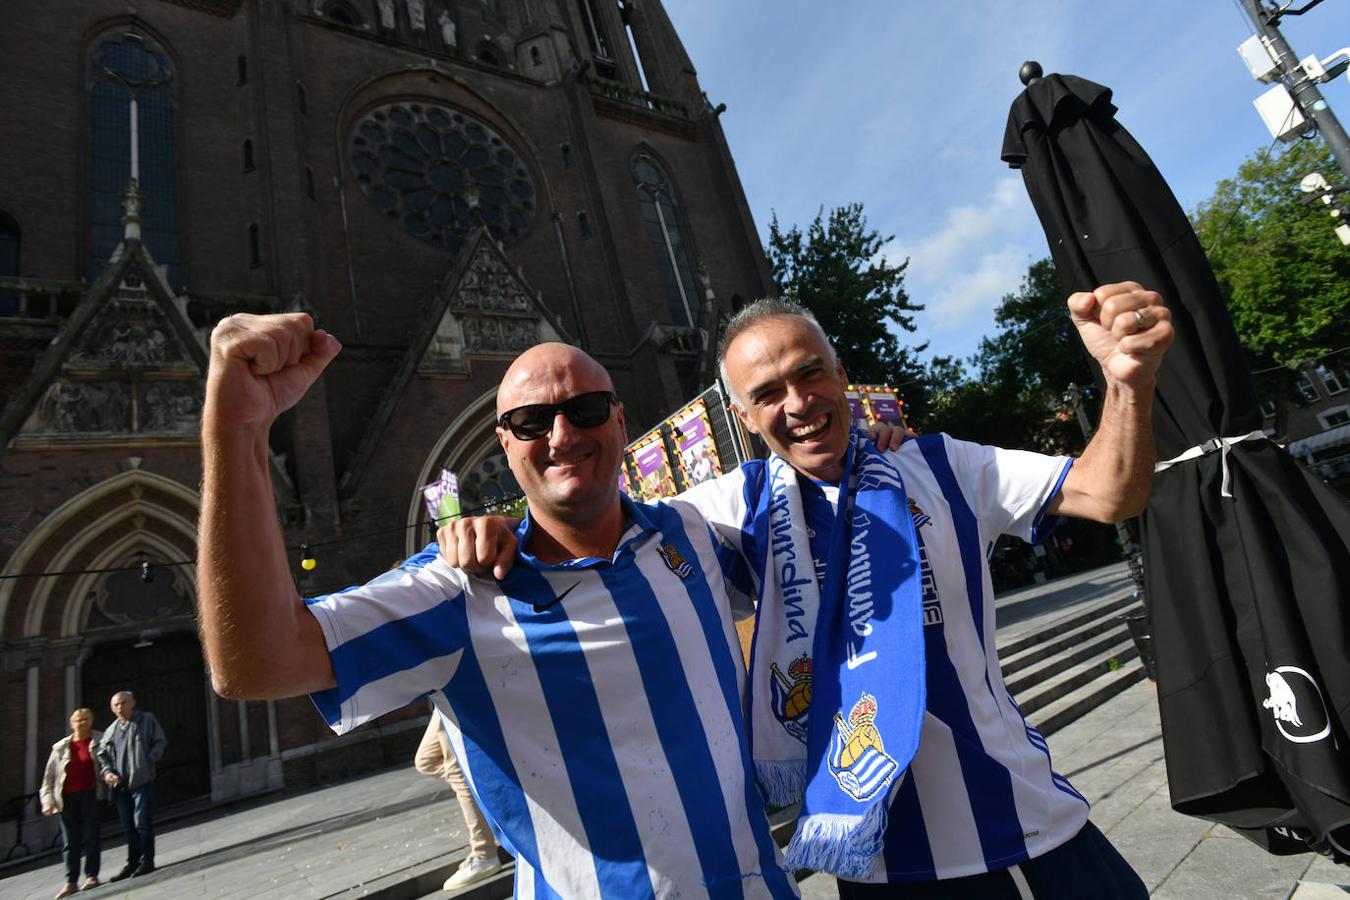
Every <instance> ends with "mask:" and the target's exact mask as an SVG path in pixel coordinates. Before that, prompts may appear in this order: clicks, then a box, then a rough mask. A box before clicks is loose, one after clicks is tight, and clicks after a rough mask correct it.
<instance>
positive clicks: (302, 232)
mask: <svg viewBox="0 0 1350 900" xmlns="http://www.w3.org/2000/svg"><path fill="white" fill-rule="evenodd" d="M0 24H3V26H4V29H3V30H4V33H5V34H6V35H8V36H9V40H7V41H6V44H7V45H8V47H7V51H6V53H5V55H4V56H3V58H0V83H2V84H4V85H5V91H4V97H3V99H0V109H2V110H3V115H0V575H3V576H4V577H3V578H0V660H2V662H3V671H2V673H0V675H2V679H0V704H3V706H4V708H5V709H6V710H8V715H7V716H6V718H5V722H4V724H3V726H0V759H4V760H5V765H4V766H0V804H4V806H3V810H2V811H3V815H4V816H5V818H4V820H3V822H0V847H8V846H9V845H10V844H11V843H12V842H13V841H15V840H16V839H17V836H18V829H19V827H20V826H21V825H22V826H23V827H25V828H26V829H27V830H26V831H25V832H24V843H25V844H26V845H27V847H28V848H29V849H30V850H32V849H36V848H37V847H38V846H46V845H47V843H48V842H49V841H50V836H51V835H50V832H51V823H50V822H42V821H40V820H41V817H40V816H37V815H36V807H35V804H34V802H33V801H32V799H31V797H30V796H29V795H31V794H32V793H33V792H35V791H36V789H37V786H38V783H39V781H40V778H41V769H42V766H43V764H44V763H45V761H46V758H47V753H48V749H49V747H50V745H51V743H52V742H53V741H55V740H56V739H58V738H59V737H61V736H62V735H63V734H65V733H66V730H67V724H66V719H67V716H68V715H69V713H70V711H71V709H73V708H74V707H77V706H90V707H93V709H94V711H95V721H96V725H97V726H98V727H102V726H103V725H104V724H106V723H107V722H108V721H109V720H110V718H111V715H110V713H109V712H108V708H107V704H108V698H109V697H110V695H111V694H112V693H113V691H114V690H118V689H122V688H129V689H131V690H133V691H135V692H136V694H137V696H138V698H139V701H140V704H141V705H142V706H143V707H144V708H146V709H149V710H152V711H153V712H155V713H156V714H157V715H158V716H159V718H160V720H161V722H163V724H164V725H165V727H166V730H167V731H168V734H169V739H170V750H169V753H168V756H167V757H166V759H165V762H164V769H163V774H162V776H161V787H160V802H161V804H162V805H166V806H173V805H175V804H183V805H184V808H185V807H186V806H188V805H202V804H211V803H221V802H226V801H229V800H233V799H236V798H240V797H245V796H249V795H251V794H254V793H257V792H259V791H262V790H268V789H276V788H281V787H297V786H306V785H310V784H315V783H319V782H322V781H325V780H331V779H333V778H337V777H341V776H343V775H346V774H349V773H353V772H357V771H362V770H367V769H371V768H375V767H379V766H384V765H393V764H396V763H400V762H403V761H404V760H405V759H406V758H407V757H408V754H410V752H411V749H412V747H413V746H414V745H415V743H416V740H417V737H418V731H417V728H418V726H419V725H420V722H421V721H423V720H424V718H423V717H424V715H425V710H421V709H416V708H410V709H408V710H405V711H404V712H403V713H401V714H399V715H395V716H391V717H387V718H386V719H385V720H384V721H382V722H380V723H376V724H375V725H373V726H369V727H367V728H366V729H363V730H361V731H359V732H358V733H356V734H354V735H351V736H347V737H344V738H342V739H335V738H333V737H332V736H331V735H330V734H329V733H328V731H327V729H326V728H325V727H324V725H323V723H322V721H321V720H320V718H319V716H318V715H317V713H316V712H315V711H314V710H313V708H312V706H311V705H310V704H309V702H308V701H307V700H305V699H303V698H301V699H296V700H290V701H281V702H275V703H274V702H248V703H237V702H233V701H226V700H222V699H220V698H218V697H216V696H215V695H214V694H213V693H212V692H211V690H210V684H209V679H207V678H206V677H205V675H204V674H203V669H202V662H201V651H200V647H199V645H198V641H197V637H196V630H195V628H196V626H195V619H194V604H195V600H194V598H195V587H194V580H195V570H194V566H193V564H192V560H193V558H194V556H195V552H196V548H195V528H196V517H197V508H198V493H197V491H198V483H199V478H200V461H199V455H200V444H199V439H198V427H199V422H198V419H199V411H200V404H201V398H202V384H203V382H202V379H203V373H204V370H205V364H206V340H207V336H208V335H209V333H210V330H211V328H212V326H213V325H214V324H215V323H216V322H217V321H219V320H220V319H221V318H223V317H224V316H227V315H230V314H232V313H235V312H269V311H306V312H309V313H311V314H312V315H313V316H314V317H315V319H316V320H317V321H318V322H319V324H320V325H321V326H322V327H324V328H326V329H328V330H329V331H331V332H333V333H334V334H336V335H337V336H338V337H339V338H340V339H341V340H342V341H343V344H344V346H345V349H344V352H343V353H342V355H341V356H340V357H339V358H338V360H336V361H335V362H334V364H333V365H332V366H331V367H330V369H329V372H328V374H327V375H326V376H325V378H324V379H323V380H322V381H321V383H320V384H319V385H317V386H316V388H315V389H314V390H312V391H311V392H310V394H309V395H308V396H307V397H306V398H305V400H304V401H303V402H302V403H301V404H300V405H299V406H298V407H297V408H296V409H295V410H293V411H292V412H290V413H288V414H287V415H286V416H285V417H283V419H282V420H281V421H279V422H278V423H277V425H276V427H275V428H274V429H273V433H272V441H271V460H270V462H271V471H272V476H273V482H274V488H275V496H276V501H277V512H278V516H279V517H280V518H281V520H282V522H283V525H284V527H285V534H286V539H287V541H288V543H289V544H290V545H292V546H293V547H296V548H298V547H299V546H300V545H302V544H305V545H308V546H309V547H310V549H311V553H312V555H313V556H314V558H315V559H316V561H317V566H316V567H315V568H314V569H313V570H312V571H305V570H303V569H302V568H301V567H300V566H299V561H300V553H299V551H298V550H296V552H295V554H294V555H295V560H296V567H295V570H294V571H295V577H296V581H297V586H298V588H299V590H300V591H301V593H302V594H305V595H311V594H316V593H323V592H326V591H328V590H331V589H335V588H338V587H341V586H344V585H346V584H348V583H351V582H353V581H358V580H364V579H365V578H368V577H371V576H373V575H375V574H377V573H379V572H380V571H383V570H384V569H386V568H388V567H389V566H390V565H391V564H392V563H393V562H395V561H396V560H398V559H400V558H402V557H403V556H405V555H407V554H408V553H409V552H411V551H412V550H414V549H416V548H418V547H420V546H422V545H423V544H424V543H425V542H426V541H428V540H430V538H431V529H430V527H429V526H428V525H427V522H426V519H427V513H426V512H425V510H424V509H423V505H422V503H421V501H420V493H419V487H420V486H421V485H424V484H427V483H429V482H431V481H434V480H435V479H436V478H437V475H438V473H439V472H440V470H441V469H442V468H444V469H449V470H450V471H452V472H455V473H457V474H458V475H459V479H460V484H461V489H462V496H463V503H464V505H465V506H466V507H475V506H478V505H481V504H485V503H490V502H491V501H492V500H493V499H495V498H499V497H501V496H504V495H509V494H511V493H512V492H513V491H514V490H515V486H514V482H513V481H512V479H511V477H510V474H509V472H508V471H507V470H506V468H505V465H504V459H503V457H502V456H501V454H500V452H499V448H498V447H497V444H496V440H495V436H494V433H493V422H492V417H493V410H494V402H495V386H496V384H497V381H498V379H499V378H500V376H501V374H502V372H503V371H504V369H505V367H506V365H507V364H508V363H509V362H510V360H511V359H512V358H513V357H514V356H515V354H517V353H518V352H519V351H520V350H522V349H524V348H526V347H528V346H531V345H532V344H534V343H537V342H539V341H541V340H563V341H568V342H571V343H574V344H577V345H579V346H581V347H584V348H585V349H587V350H588V351H589V352H590V353H592V354H593V355H594V356H595V357H596V358H597V359H599V360H600V361H601V362H602V363H604V364H605V365H606V366H607V367H608V368H609V369H610V371H611V372H612V373H613V375H614V380H615V383H616V387H617V390H618V392H619V394H620V397H621V399H622V400H623V401H624V403H625V405H626V407H627V410H628V419H629V427H630V429H633V433H634V434H636V433H638V432H640V431H642V430H643V429H645V428H646V427H648V426H649V425H651V424H654V423H655V422H656V421H657V420H658V419H660V418H661V417H662V416H664V415H666V414H668V413H669V412H671V411H672V410H674V409H675V408H676V407H677V406H678V405H679V404H681V403H682V402H683V401H684V400H686V399H688V398H689V397H691V396H693V394H694V393H695V392H696V391H697V390H699V389H700V388H701V387H704V386H706V385H707V384H708V383H709V382H710V381H711V376H712V360H711V350H710V342H711V340H712V338H713V336H714V335H715V333H716V326H717V323H718V321H719V320H720V319H721V318H723V317H725V316H726V315H727V314H729V313H730V312H731V311H733V309H734V308H736V306H737V305H738V304H740V303H741V302H743V301H745V300H749V299H753V298H754V297H757V296H761V295H764V294H766V293H769V292H770V290H771V278H770V275H769V272H768V267H767V264H766V262H765V259H764V256H763V251H762V249H761V247H760V245H759V240H758V236H757V234H756V231H755V227H754V223H753V221H752V219H751V215H750V212H749V208H748V206H747V204H746V202H745V198H744V195H743V192H742V189H741V186H740V182H739V180H738V177H737V175H736V171H735V167H734V164H733V162H732V159H731V156H730V153H729V150H728V148H727V145H726V141H725V139H724V136H723V133H722V130H721V128H720V126H719V123H718V115H719V114H720V111H721V110H720V108H714V107H713V106H712V104H710V103H709V101H708V100H707V98H706V96H705V95H704V94H703V92H702V90H701V88H700V86H699V84H698V81H697V78H696V75H695V71H694V69H693V66H692V64H691V63H690V60H689V59H688V57H687V55H686V54H685V51H684V49H683V47H682V45H681V43H680V40H679V37H678V36H677V35H676V33H675V31H674V29H673V27H672V25H671V23H670V20H669V19H668V18H667V15H666V12H665V10H664V9H663V8H662V5H661V3H660V2H659V0H135V2H134V3H127V2H125V0H122V2H114V0H79V2H75V0H61V2H57V3H52V2H46V0H44V2H39V0H9V2H6V3H5V4H3V9H2V10H0ZM132 123H135V124H134V127H133V124H132ZM133 176H134V182H133Z"/></svg>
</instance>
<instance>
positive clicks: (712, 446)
mask: <svg viewBox="0 0 1350 900" xmlns="http://www.w3.org/2000/svg"><path fill="white" fill-rule="evenodd" d="M667 421H669V422H670V425H671V427H672V428H673V429H674V434H675V446H676V447H677V448H678V449H679V452H680V460H679V464H680V470H681V471H682V472H683V473H684V486H685V487H686V488H691V487H693V486H694V485H696V484H702V483H703V482H705V481H708V480H709V479H712V478H716V477H717V476H718V475H721V474H722V462H721V460H720V459H719V457H718V455H717V444H716V443H715V442H714V441H713V435H712V426H711V423H710V422H709V421H708V409H707V407H706V406H704V405H703V401H702V400H695V401H694V402H693V403H691V404H689V405H688V406H686V407H685V408H684V409H682V410H680V411H679V412H678V413H676V414H675V415H674V416H672V417H671V418H670V419H668V420H667Z"/></svg>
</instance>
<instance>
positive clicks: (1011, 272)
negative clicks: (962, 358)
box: [924, 245, 1031, 331]
mask: <svg viewBox="0 0 1350 900" xmlns="http://www.w3.org/2000/svg"><path fill="white" fill-rule="evenodd" d="M1030 263H1031V257H1030V255H1029V254H1028V253H1027V250H1026V248H1024V247H1016V246H1012V245H1006V246H1003V247H1000V248H998V249H996V250H992V251H989V252H987V253H983V254H981V255H980V257H979V259H978V260H976V261H975V263H974V265H973V266H971V267H968V268H967V270H966V271H964V272H961V273H959V274H956V275H955V277H953V278H951V279H949V280H947V281H946V282H945V283H944V284H943V285H942V286H941V287H940V288H938V289H937V291H936V293H933V294H929V295H928V296H926V297H925V298H924V299H925V301H926V302H927V305H928V308H927V309H926V310H925V312H926V316H925V318H926V319H927V320H928V322H929V324H930V325H931V326H932V327H933V329H934V330H935V331H955V330H957V329H962V328H966V327H969V326H970V325H972V324H974V323H975V322H977V321H978V322H979V323H980V324H981V325H984V324H985V321H986V320H987V319H988V317H989V314H991V313H992V312H993V311H994V309H995V308H996V307H997V306H998V302H999V300H1001V299H1002V298H1003V295H1004V294H1007V293H1011V292H1012V291H1014V290H1016V288H1017V286H1018V285H1019V284H1020V283H1021V282H1022V278H1023V276H1025V275H1026V273H1027V266H1028V265H1030Z"/></svg>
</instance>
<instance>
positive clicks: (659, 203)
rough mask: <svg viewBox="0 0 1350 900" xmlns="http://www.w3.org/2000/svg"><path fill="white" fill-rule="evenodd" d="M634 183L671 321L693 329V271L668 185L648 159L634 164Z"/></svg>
mask: <svg viewBox="0 0 1350 900" xmlns="http://www.w3.org/2000/svg"><path fill="white" fill-rule="evenodd" d="M633 179H634V181H636V182H637V191H638V199H639V201H641V204H642V222H643V226H644V228H645V229H646V232H647V240H648V242H649V243H650V244H651V247H652V254H653V255H654V256H655V257H656V268H657V270H658V271H659V272H660V273H661V283H662V287H663V288H664V290H665V295H666V309H667V310H668V311H669V313H670V321H671V322H672V323H674V324H676V325H684V326H689V325H693V324H694V314H695V312H696V310H697V306H698V299H697V295H696V293H695V291H694V271H693V267H692V266H690V264H689V253H688V251H687V249H686V248H685V244H684V237H683V235H682V234H681V232H680V224H679V217H678V216H677V215H676V211H675V197H674V192H673V191H672V190H671V186H670V181H669V180H668V179H667V178H666V173H665V172H663V171H662V170H661V168H660V167H659V166H658V165H657V164H656V162H655V161H654V160H653V159H652V158H651V157H649V156H639V157H638V158H637V160H636V161H635V162H634V163H633Z"/></svg>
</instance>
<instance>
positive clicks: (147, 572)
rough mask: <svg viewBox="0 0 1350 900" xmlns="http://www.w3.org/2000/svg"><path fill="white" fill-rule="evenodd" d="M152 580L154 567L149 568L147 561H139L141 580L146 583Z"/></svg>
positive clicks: (153, 578)
mask: <svg viewBox="0 0 1350 900" xmlns="http://www.w3.org/2000/svg"><path fill="white" fill-rule="evenodd" d="M154 580H155V572H154V569H152V568H150V563H149V562H143V563H141V581H144V582H145V583H146V584H149V583H150V582H152V581H154Z"/></svg>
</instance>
